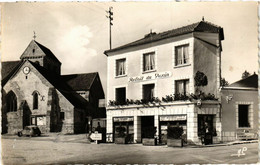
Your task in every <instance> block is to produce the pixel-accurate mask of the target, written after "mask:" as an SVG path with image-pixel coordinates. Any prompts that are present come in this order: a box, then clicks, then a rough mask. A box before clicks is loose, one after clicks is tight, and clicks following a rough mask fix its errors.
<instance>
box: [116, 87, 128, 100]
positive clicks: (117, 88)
mask: <svg viewBox="0 0 260 165" xmlns="http://www.w3.org/2000/svg"><path fill="white" fill-rule="evenodd" d="M123 88H124V89H125V100H124V101H122V100H123V99H119V100H118V99H117V98H118V94H117V90H119V89H123ZM126 90H127V88H126V87H125V86H122V87H115V89H114V91H115V101H116V102H120V104H124V103H125V102H126V99H127V95H126Z"/></svg>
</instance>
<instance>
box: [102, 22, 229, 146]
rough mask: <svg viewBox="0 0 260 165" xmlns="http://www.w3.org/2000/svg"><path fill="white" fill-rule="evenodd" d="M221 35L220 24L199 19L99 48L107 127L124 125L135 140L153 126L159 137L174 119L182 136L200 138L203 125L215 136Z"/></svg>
mask: <svg viewBox="0 0 260 165" xmlns="http://www.w3.org/2000/svg"><path fill="white" fill-rule="evenodd" d="M222 40H224V33H223V28H221V27H219V26H216V25H213V24H211V23H209V22H206V21H200V22H198V23H194V24H191V25H187V26H183V27H180V28H177V29H173V30H169V31H166V32H162V33H158V34H157V33H155V32H151V33H149V34H147V35H145V36H144V38H142V39H140V40H137V41H134V42H131V43H129V44H126V45H123V46H120V47H117V48H114V49H111V50H107V51H105V52H104V53H105V55H106V56H107V66H108V67H107V101H108V103H107V133H108V134H109V135H115V134H116V131H115V130H116V128H117V127H118V126H124V127H125V128H126V131H125V133H126V134H128V135H132V141H133V142H137V143H138V142H141V141H142V138H143V137H144V136H145V135H144V134H143V132H144V130H145V128H146V127H148V126H154V127H156V129H157V131H156V136H157V137H158V139H159V140H160V142H164V141H165V138H166V134H167V125H168V126H169V125H172V126H174V125H180V126H182V127H183V128H184V138H185V139H186V140H187V142H189V143H201V138H200V137H201V133H202V132H203V130H205V125H209V127H211V130H212V131H214V134H213V135H214V136H213V142H218V141H220V140H221V122H220V102H219V100H218V99H216V98H219V88H220V77H221V75H220V72H221V69H220V65H221V51H222V46H221V41H222ZM209 93H210V94H209ZM109 137H111V136H109ZM112 139H113V138H112ZM108 140H109V139H108Z"/></svg>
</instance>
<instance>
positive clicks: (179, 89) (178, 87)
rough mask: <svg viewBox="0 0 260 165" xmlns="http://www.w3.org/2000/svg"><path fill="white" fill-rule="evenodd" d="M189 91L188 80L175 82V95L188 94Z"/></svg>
mask: <svg viewBox="0 0 260 165" xmlns="http://www.w3.org/2000/svg"><path fill="white" fill-rule="evenodd" d="M189 92H190V90H189V80H178V81H175V93H176V94H188V93H189Z"/></svg>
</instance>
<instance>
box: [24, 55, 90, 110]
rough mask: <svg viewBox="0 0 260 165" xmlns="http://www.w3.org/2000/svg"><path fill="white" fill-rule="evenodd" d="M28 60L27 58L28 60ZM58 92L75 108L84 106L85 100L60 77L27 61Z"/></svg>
mask: <svg viewBox="0 0 260 165" xmlns="http://www.w3.org/2000/svg"><path fill="white" fill-rule="evenodd" d="M28 61H29V60H28ZM29 62H30V63H31V64H32V65H33V66H34V67H35V68H36V69H37V70H38V71H39V72H40V73H41V74H42V75H43V76H44V77H45V78H46V79H47V80H48V81H49V82H50V83H51V84H52V85H53V86H54V87H55V88H56V89H57V90H58V91H60V93H61V94H62V95H63V96H64V97H65V98H66V99H67V100H68V101H69V102H70V103H71V104H72V105H74V106H75V107H76V108H86V106H87V101H86V100H85V99H84V98H83V97H82V96H80V95H79V94H77V93H76V92H74V91H73V90H72V88H71V87H70V86H69V85H68V84H66V82H64V80H63V79H62V77H61V76H60V75H58V74H55V73H53V72H49V71H48V70H47V69H46V68H44V67H42V66H40V65H38V64H36V63H34V62H31V61H29Z"/></svg>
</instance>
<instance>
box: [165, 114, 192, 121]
mask: <svg viewBox="0 0 260 165" xmlns="http://www.w3.org/2000/svg"><path fill="white" fill-rule="evenodd" d="M186 119H187V117H186V115H174V116H160V121H183V120H186Z"/></svg>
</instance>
